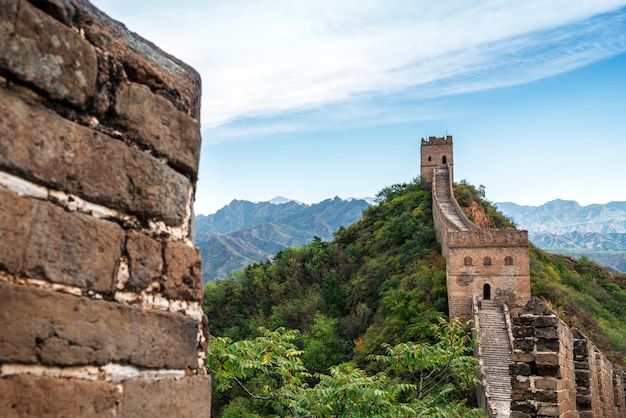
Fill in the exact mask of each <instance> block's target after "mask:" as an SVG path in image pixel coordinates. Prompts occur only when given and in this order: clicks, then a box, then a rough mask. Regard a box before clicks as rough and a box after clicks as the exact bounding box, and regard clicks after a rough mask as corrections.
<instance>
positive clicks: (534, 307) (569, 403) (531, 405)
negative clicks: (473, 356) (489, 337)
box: [510, 298, 626, 418]
mask: <svg viewBox="0 0 626 418" xmlns="http://www.w3.org/2000/svg"><path fill="white" fill-rule="evenodd" d="M512 322H513V330H512V334H513V354H512V360H513V364H512V365H511V366H510V373H511V386H512V394H511V395H512V401H511V415H510V416H511V418H527V417H528V418H529V417H537V416H541V417H575V418H578V417H580V418H582V417H589V418H591V417H607V418H608V417H610V418H618V417H626V407H625V396H626V392H625V391H624V383H625V382H626V373H624V371H622V370H620V369H619V368H618V367H616V366H615V365H613V364H612V363H611V362H610V361H609V360H608V359H607V358H606V357H605V356H604V355H603V354H602V353H601V352H600V351H599V350H598V349H597V348H596V347H595V346H594V345H593V343H592V342H591V341H590V340H589V339H588V338H587V337H586V336H585V335H583V334H582V333H581V332H580V331H578V330H575V329H574V330H572V329H570V328H569V327H568V326H567V325H566V324H565V323H564V322H563V321H561V320H560V319H559V318H558V316H557V315H556V313H555V312H554V311H553V310H552V309H550V308H549V307H548V306H547V305H546V304H545V303H543V302H542V301H540V300H539V299H537V298H532V299H531V300H530V301H529V303H528V304H527V305H526V307H525V309H524V310H523V311H521V312H520V313H519V315H518V316H513V318H512Z"/></svg>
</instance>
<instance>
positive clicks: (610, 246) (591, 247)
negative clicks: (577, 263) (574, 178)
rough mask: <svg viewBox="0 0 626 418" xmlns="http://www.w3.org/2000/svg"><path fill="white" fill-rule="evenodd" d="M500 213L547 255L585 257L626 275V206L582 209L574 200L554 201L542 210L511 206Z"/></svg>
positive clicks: (614, 204)
mask: <svg viewBox="0 0 626 418" xmlns="http://www.w3.org/2000/svg"><path fill="white" fill-rule="evenodd" d="M496 205H497V207H498V209H499V210H500V211H501V212H502V213H504V214H505V215H506V216H507V217H509V218H511V219H513V221H514V222H515V223H516V224H517V225H518V226H519V227H520V228H522V229H527V230H528V234H529V237H530V239H531V241H532V242H533V243H535V245H537V246H538V247H539V248H542V249H544V250H546V251H549V252H553V253H559V254H566V255H572V256H576V257H579V256H582V255H585V256H587V257H589V258H590V259H592V260H594V261H596V262H597V263H599V264H602V265H604V266H607V267H610V268H612V269H615V270H618V271H622V272H626V202H610V203H607V204H605V205H601V204H593V205H588V206H581V205H579V204H578V203H577V202H575V201H571V200H553V201H551V202H548V203H545V204H543V205H541V206H522V205H518V204H515V203H511V202H502V203H497V204H496Z"/></svg>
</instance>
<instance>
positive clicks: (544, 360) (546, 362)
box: [535, 353, 560, 366]
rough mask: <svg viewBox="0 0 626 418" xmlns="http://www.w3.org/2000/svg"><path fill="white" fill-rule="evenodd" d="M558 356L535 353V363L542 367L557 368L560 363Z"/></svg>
mask: <svg viewBox="0 0 626 418" xmlns="http://www.w3.org/2000/svg"><path fill="white" fill-rule="evenodd" d="M559 361H560V357H559V354H554V353H535V362H536V363H537V365H542V366H558V365H559V364H560V363H559Z"/></svg>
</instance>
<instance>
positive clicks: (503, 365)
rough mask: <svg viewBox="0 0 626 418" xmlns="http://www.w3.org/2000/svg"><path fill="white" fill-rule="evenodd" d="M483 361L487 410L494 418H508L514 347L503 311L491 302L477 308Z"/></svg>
mask: <svg viewBox="0 0 626 418" xmlns="http://www.w3.org/2000/svg"><path fill="white" fill-rule="evenodd" d="M478 321H479V332H480V334H479V345H480V360H481V361H482V364H483V372H484V382H483V385H484V387H485V392H486V397H487V403H488V408H489V409H490V411H491V414H490V416H493V417H507V418H508V417H509V416H510V413H511V377H510V374H509V364H511V363H512V361H511V344H510V340H509V334H508V331H507V328H506V320H505V317H504V311H503V308H502V307H501V306H495V305H494V304H493V302H491V301H489V300H483V301H482V303H481V307H480V308H478Z"/></svg>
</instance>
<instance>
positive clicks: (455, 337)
mask: <svg viewBox="0 0 626 418" xmlns="http://www.w3.org/2000/svg"><path fill="white" fill-rule="evenodd" d="M259 332H260V333H261V334H262V335H261V336H259V337H257V338H255V339H252V340H242V341H237V342H231V341H230V340H229V339H228V338H220V337H212V340H211V344H210V347H211V348H210V350H209V358H208V362H207V369H208V372H209V373H210V374H211V375H212V376H213V384H214V390H215V391H216V392H224V391H228V390H233V389H234V388H235V386H236V387H238V388H239V389H240V391H241V392H242V393H243V395H242V396H240V397H234V398H232V400H231V401H230V404H229V405H228V406H227V407H226V408H225V409H224V413H223V416H227V415H228V414H235V413H239V414H244V413H245V414H246V415H247V414H249V416H275V415H279V416H291V417H363V418H365V417H390V418H391V417H414V416H425V414H427V415H430V416H480V411H478V410H476V409H471V408H468V407H467V406H466V405H465V403H464V401H463V400H462V399H461V398H459V397H456V396H455V393H458V391H456V390H455V389H454V388H453V387H452V386H453V385H459V387H461V388H469V387H472V386H473V385H475V378H474V374H473V367H474V359H473V357H471V356H469V355H468V352H469V351H471V341H470V339H469V338H468V337H467V336H466V335H465V334H464V333H463V326H462V325H461V324H459V323H452V324H450V323H447V322H446V321H443V320H442V321H440V323H439V325H438V326H435V327H434V329H433V332H434V333H435V334H436V335H437V337H438V342H437V344H435V345H432V346H430V345H428V344H413V343H403V344H399V345H397V346H394V347H391V346H386V347H385V349H386V350H387V354H385V355H377V356H371V358H370V360H371V361H374V362H380V363H381V364H383V365H384V366H385V367H386V371H383V372H379V373H376V374H373V375H368V374H367V373H366V372H365V371H363V370H361V369H359V368H356V367H355V366H353V365H351V364H349V363H344V364H341V365H338V366H334V367H331V368H330V371H329V373H328V374H322V373H315V374H314V375H312V374H310V373H309V372H308V370H307V369H306V368H305V367H304V364H303V362H302V360H301V356H302V355H303V352H302V351H301V350H298V348H297V347H296V346H295V344H294V343H293V342H294V340H295V339H297V337H298V332H297V331H294V330H286V329H284V328H279V329H277V330H276V331H269V330H267V329H265V328H261V329H259ZM418 376H420V377H419V378H418ZM410 380H414V381H415V382H417V383H415V382H411V381H410ZM313 382H315V384H313ZM242 397H244V398H245V397H247V398H248V399H251V400H254V401H255V402H256V404H254V403H246V402H245V401H244V400H242ZM252 408H254V409H252Z"/></svg>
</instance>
